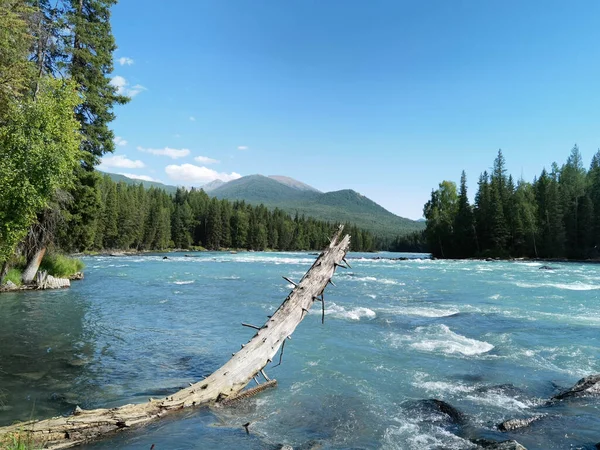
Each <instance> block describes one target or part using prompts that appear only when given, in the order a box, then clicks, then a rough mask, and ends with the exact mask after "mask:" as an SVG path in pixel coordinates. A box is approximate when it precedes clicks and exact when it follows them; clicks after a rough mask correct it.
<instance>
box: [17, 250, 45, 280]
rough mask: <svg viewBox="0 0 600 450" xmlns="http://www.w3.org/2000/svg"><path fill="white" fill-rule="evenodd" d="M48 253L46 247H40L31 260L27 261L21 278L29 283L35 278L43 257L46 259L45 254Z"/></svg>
mask: <svg viewBox="0 0 600 450" xmlns="http://www.w3.org/2000/svg"><path fill="white" fill-rule="evenodd" d="M45 254H46V247H41V248H38V249H37V250H36V251H35V252H34V253H33V255H32V256H31V258H30V259H29V261H28V262H27V267H26V268H25V270H24V271H23V275H21V280H23V283H25V284H29V283H31V282H32V281H33V279H34V278H35V274H36V273H37V271H38V269H39V268H40V264H41V263H42V259H44V255H45Z"/></svg>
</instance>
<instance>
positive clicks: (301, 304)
mask: <svg viewBox="0 0 600 450" xmlns="http://www.w3.org/2000/svg"><path fill="white" fill-rule="evenodd" d="M342 230H343V227H342V226H340V228H339V229H338V231H337V233H336V234H335V235H334V236H333V238H332V240H331V243H330V244H329V247H327V249H325V250H324V251H323V252H322V253H321V254H320V255H319V257H318V258H317V260H316V261H315V262H314V264H313V265H312V266H311V268H310V269H309V270H308V272H306V274H305V275H304V276H303V277H302V279H301V280H300V281H299V282H298V283H297V286H295V287H294V289H293V290H292V292H291V293H290V294H289V295H288V297H287V298H286V299H285V300H284V301H283V303H282V304H281V305H280V306H279V308H278V309H277V311H275V313H273V315H272V316H271V317H270V318H269V319H268V320H267V322H266V323H265V324H264V325H263V326H262V327H261V328H260V329H259V330H258V331H257V332H256V334H255V335H254V336H253V337H252V339H250V341H249V342H248V343H247V344H246V345H245V346H244V347H243V348H242V349H241V350H240V351H238V352H237V353H235V354H234V355H233V356H232V358H231V359H230V360H229V361H228V362H227V363H225V364H224V365H223V366H222V367H221V368H220V369H217V370H216V371H215V372H214V373H212V374H211V375H210V376H208V377H207V378H205V379H204V380H202V381H199V382H197V383H195V384H193V385H191V386H189V387H187V388H185V389H182V390H180V391H179V392H176V393H174V394H173V395H170V396H167V397H165V398H162V399H159V400H154V399H150V401H148V402H147V403H142V404H129V405H124V406H120V407H118V408H111V409H94V410H87V411H86V410H83V409H81V408H79V407H78V408H76V409H75V412H74V413H73V415H71V416H68V417H55V418H52V419H47V420H41V421H29V422H24V423H19V424H16V425H11V426H8V427H2V428H0V443H2V442H3V439H10V438H11V437H12V436H15V435H19V434H21V435H26V436H27V438H28V439H30V440H31V441H33V442H35V443H39V444H42V445H44V448H50V449H55V450H57V449H63V448H69V447H74V446H76V445H79V444H82V443H85V442H89V441H92V440H95V439H100V438H102V437H104V436H106V435H110V434H112V433H115V432H118V431H121V430H123V429H126V428H131V427H135V426H139V425H142V424H146V423H148V422H149V421H152V420H155V419H157V418H160V417H163V416H165V415H167V414H169V413H171V412H173V411H177V410H180V409H183V408H190V407H198V406H207V405H211V404H215V403H216V404H219V403H223V402H231V401H232V400H233V399H236V398H238V397H239V396H240V395H243V396H246V394H245V393H244V392H242V391H243V389H244V388H245V387H246V385H247V384H248V383H249V382H250V381H251V380H252V379H253V378H254V377H255V376H256V374H258V373H259V372H261V373H262V375H263V376H264V377H265V379H267V380H268V378H267V377H266V375H265V373H264V368H265V366H266V365H267V364H268V363H270V362H271V361H272V359H273V357H274V356H275V355H276V354H277V351H278V350H279V348H280V347H281V349H282V352H281V356H280V360H279V363H280V364H281V357H282V356H283V344H284V343H285V341H286V339H287V338H289V337H290V335H291V334H292V333H293V332H294V330H295V329H296V327H297V326H298V324H299V323H300V322H301V321H302V320H303V319H304V317H306V315H307V314H306V311H308V310H309V309H310V307H311V306H312V304H313V299H314V298H315V297H318V296H320V295H322V293H323V291H324V290H325V288H326V287H327V284H328V283H329V282H330V281H331V277H332V276H333V274H334V273H335V269H336V267H337V265H339V264H340V262H342V261H343V259H344V257H345V256H346V253H347V252H348V249H349V247H350V236H349V235H345V236H344V237H343V238H342ZM275 384H276V380H270V381H268V382H267V383H265V384H263V385H261V386H259V387H260V388H261V390H262V389H264V387H268V386H274V385H275ZM263 386H264V387H263ZM256 389H258V388H255V390H256ZM246 392H248V391H246Z"/></svg>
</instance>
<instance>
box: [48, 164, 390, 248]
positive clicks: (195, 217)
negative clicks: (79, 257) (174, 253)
mask: <svg viewBox="0 0 600 450" xmlns="http://www.w3.org/2000/svg"><path fill="white" fill-rule="evenodd" d="M88 188H89V190H90V193H89V196H90V197H93V198H97V199H99V201H100V206H99V209H100V210H101V211H103V213H102V214H99V215H98V218H97V220H96V221H94V222H90V221H88V222H89V223H88V225H87V229H86V232H85V233H83V232H82V231H81V230H80V227H81V226H82V222H81V221H80V220H74V219H72V218H71V219H70V220H68V221H67V223H66V226H65V227H64V230H62V232H61V233H60V234H59V239H58V246H59V248H61V249H62V250H63V251H66V252H74V251H86V252H89V251H94V250H102V249H117V248H118V249H122V250H127V249H135V250H164V249H167V248H184V249H193V248H198V247H202V248H207V249H209V250H218V249H220V248H239V249H252V250H264V249H267V248H270V249H277V250H315V249H322V248H323V247H325V246H326V245H327V243H328V242H329V239H330V237H331V235H332V233H333V229H334V225H333V224H331V223H329V222H324V221H318V220H315V219H313V218H306V217H304V216H300V215H298V214H297V215H296V216H295V217H294V218H292V217H290V215H289V214H287V213H285V212H284V211H282V210H280V209H275V210H273V211H270V210H269V209H267V208H266V207H265V206H263V205H258V206H253V205H249V204H247V203H245V202H239V201H236V202H233V203H232V202H230V201H227V200H218V199H217V198H214V197H213V198H211V197H209V196H208V195H207V194H206V193H205V192H204V191H202V190H196V189H192V190H190V191H186V190H184V189H178V190H177V191H176V193H175V195H174V196H170V195H169V194H167V193H166V192H165V191H163V190H161V189H155V188H150V189H144V188H143V186H142V185H132V184H125V183H114V182H113V181H112V180H111V178H110V177H109V176H108V175H105V176H104V177H102V178H101V179H100V180H99V181H98V182H97V183H94V184H90V185H89V186H88ZM73 217H75V216H73ZM346 229H347V230H348V232H349V233H350V234H351V235H352V248H353V249H354V250H357V251H372V250H375V249H376V248H380V247H379V245H380V242H379V241H377V240H376V238H375V237H374V236H373V235H372V234H371V233H370V232H368V231H365V230H362V229H360V228H358V227H356V226H355V225H351V224H348V225H347V228H346ZM89 236H94V240H93V241H92V240H91V239H89Z"/></svg>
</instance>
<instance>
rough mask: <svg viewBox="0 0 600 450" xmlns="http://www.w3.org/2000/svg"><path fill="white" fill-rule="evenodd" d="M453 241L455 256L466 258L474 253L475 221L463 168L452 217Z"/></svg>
mask: <svg viewBox="0 0 600 450" xmlns="http://www.w3.org/2000/svg"><path fill="white" fill-rule="evenodd" d="M454 242H455V248H456V254H455V256H456V257H458V258H467V257H471V256H473V255H474V254H475V252H476V242H475V221H474V217H473V210H472V208H471V205H470V204H469V198H468V196H467V175H466V173H465V171H464V170H463V171H462V174H461V176H460V188H459V192H458V207H457V211H456V216H455V218H454Z"/></svg>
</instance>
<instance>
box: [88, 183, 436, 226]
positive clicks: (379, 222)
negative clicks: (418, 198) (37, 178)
mask: <svg viewBox="0 0 600 450" xmlns="http://www.w3.org/2000/svg"><path fill="white" fill-rule="evenodd" d="M100 173H101V174H105V175H108V176H110V177H111V178H112V179H113V181H115V182H119V181H123V182H125V183H127V184H140V183H141V184H142V185H144V187H146V188H150V187H154V188H158V189H164V190H165V191H167V192H169V193H175V192H176V191H177V187H176V186H170V185H168V184H162V183H158V182H155V181H144V180H138V179H133V178H129V177H126V176H124V175H119V174H115V173H105V172H100ZM201 188H202V189H204V191H205V192H206V193H207V194H209V195H210V196H212V197H217V198H220V199H227V200H244V201H245V202H247V203H251V204H254V205H258V204H261V203H262V204H263V205H265V206H266V207H267V208H271V209H273V208H279V209H281V210H283V211H285V212H287V213H289V214H291V215H295V214H300V215H305V216H307V217H314V218H315V219H319V220H327V221H330V222H349V223H352V224H354V225H356V226H358V227H360V228H364V229H366V230H369V231H371V232H373V233H374V234H375V235H378V236H381V237H385V238H394V237H396V236H397V235H399V234H405V233H410V232H411V231H418V230H423V229H424V228H425V223H424V222H422V221H414V220H410V219H405V218H404V217H399V216H397V215H395V214H393V213H391V212H389V211H388V210H386V209H385V208H383V207H382V206H380V205H378V204H377V203H375V202H374V201H373V200H371V199H369V198H367V197H365V196H364V195H361V194H359V193H358V192H356V191H353V190H352V189H344V190H341V191H334V192H325V193H323V192H320V191H318V190H317V189H315V188H313V187H312V186H309V185H308V184H305V183H302V182H301V181H298V180H294V179H293V178H289V177H284V176H280V175H272V176H269V177H265V176H263V175H248V176H245V177H242V178H238V179H237V180H233V181H229V182H227V183H225V182H223V181H221V180H215V181H211V182H210V183H208V184H205V185H204V186H201Z"/></svg>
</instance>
